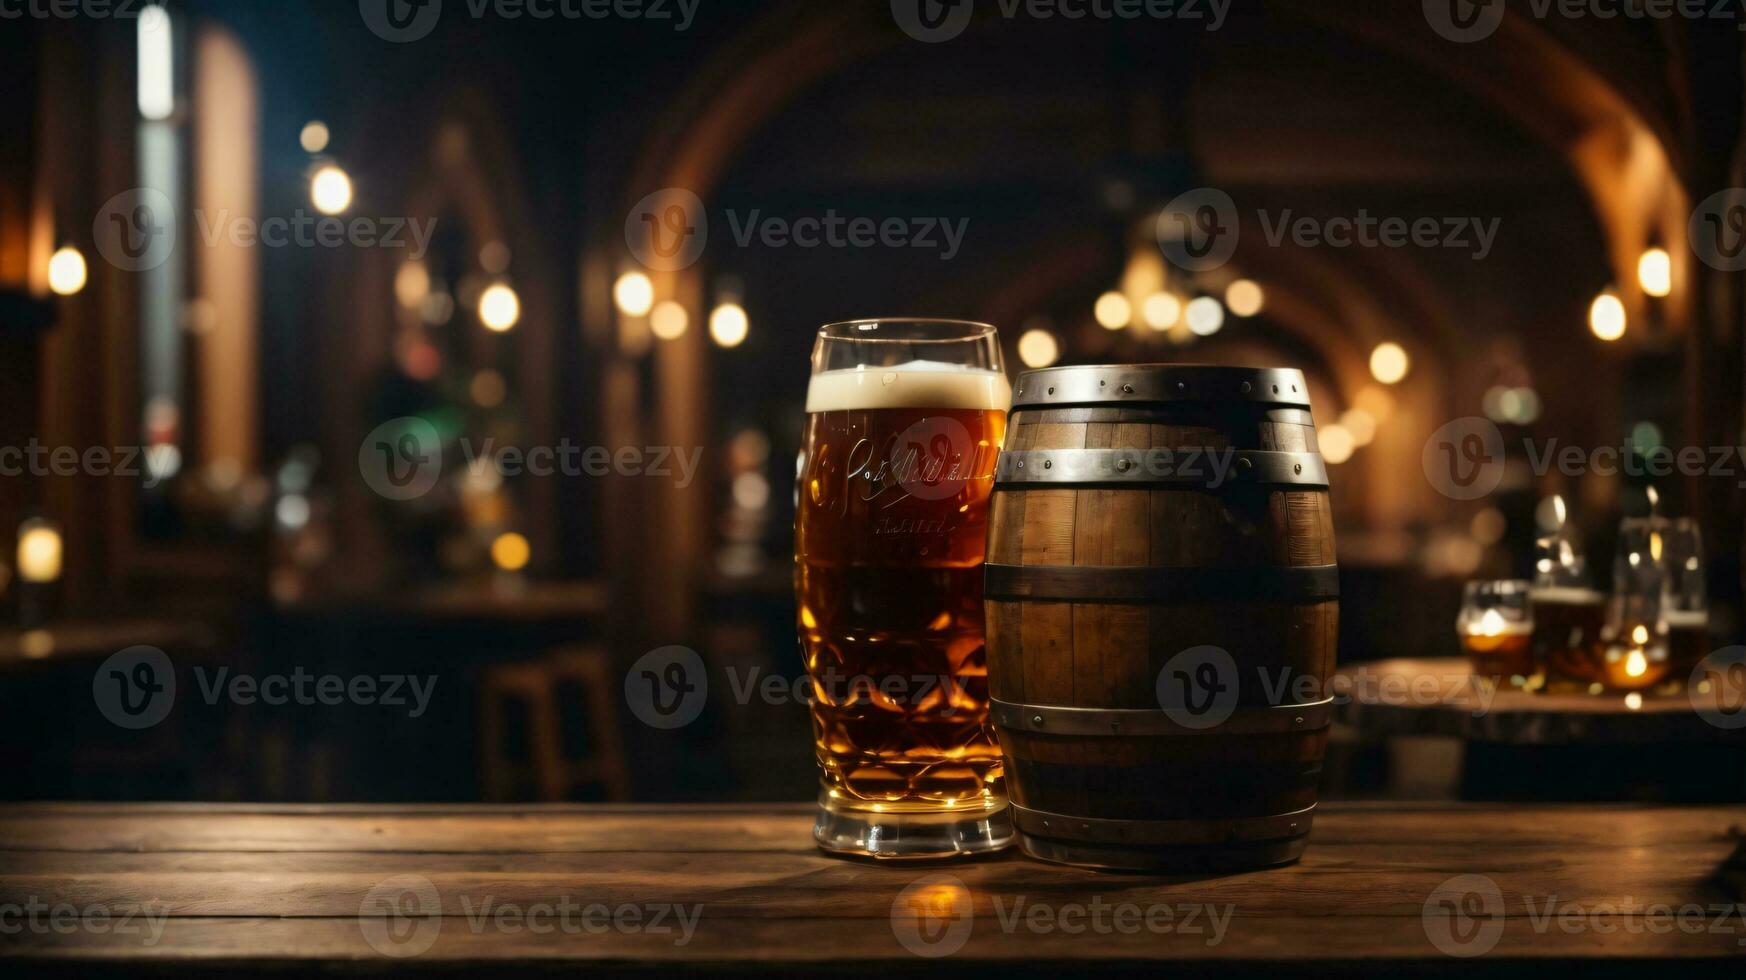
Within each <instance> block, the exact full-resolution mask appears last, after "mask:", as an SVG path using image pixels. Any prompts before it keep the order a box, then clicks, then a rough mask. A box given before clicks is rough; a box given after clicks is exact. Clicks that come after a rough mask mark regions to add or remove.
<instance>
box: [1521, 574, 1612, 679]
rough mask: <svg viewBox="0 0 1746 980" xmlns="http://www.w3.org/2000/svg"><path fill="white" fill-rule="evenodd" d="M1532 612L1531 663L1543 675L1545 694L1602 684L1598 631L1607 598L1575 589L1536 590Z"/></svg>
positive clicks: (1531, 597)
mask: <svg viewBox="0 0 1746 980" xmlns="http://www.w3.org/2000/svg"><path fill="white" fill-rule="evenodd" d="M1528 602H1529V605H1530V606H1531V607H1532V608H1533V614H1534V634H1533V659H1534V663H1535V665H1536V666H1537V667H1538V668H1539V669H1541V670H1543V671H1545V673H1546V686H1547V689H1548V690H1587V689H1588V688H1589V686H1590V685H1593V684H1597V683H1600V681H1601V667H1600V658H1601V648H1600V640H1601V627H1602V626H1604V625H1605V624H1606V618H1607V600H1606V595H1605V594H1603V593H1601V592H1600V591H1598V590H1596V589H1587V588H1581V587H1578V586H1553V587H1547V588H1536V589H1534V590H1533V591H1532V592H1530V593H1528Z"/></svg>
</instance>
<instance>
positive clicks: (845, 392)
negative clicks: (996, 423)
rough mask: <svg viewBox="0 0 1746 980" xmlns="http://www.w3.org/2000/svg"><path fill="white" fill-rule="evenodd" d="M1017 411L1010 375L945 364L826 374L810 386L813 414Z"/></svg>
mask: <svg viewBox="0 0 1746 980" xmlns="http://www.w3.org/2000/svg"><path fill="white" fill-rule="evenodd" d="M1011 406H1012V386H1011V385H1010V384H1008V383H1007V380H1006V375H1004V374H1002V373H1000V372H999V371H989V370H985V369H982V368H971V367H965V366H963V365H960V364H947V363H945V362H943V361H910V362H908V363H907V364H899V365H897V366H895V367H859V368H849V369H845V370H841V371H821V372H819V373H818V374H815V375H813V376H812V382H811V383H810V384H808V385H807V386H806V410H807V411H808V412H840V411H845V410H849V409H871V408H961V409H969V410H972V411H998V412H1004V411H1006V410H1007V409H1008V408H1010V407H1011Z"/></svg>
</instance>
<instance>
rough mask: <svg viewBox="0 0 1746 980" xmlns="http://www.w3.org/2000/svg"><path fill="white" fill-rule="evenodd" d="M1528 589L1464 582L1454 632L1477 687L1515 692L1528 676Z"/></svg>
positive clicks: (1530, 617) (1507, 584)
mask: <svg viewBox="0 0 1746 980" xmlns="http://www.w3.org/2000/svg"><path fill="white" fill-rule="evenodd" d="M1528 589H1529V586H1528V583H1527V582H1525V581H1520V580H1510V579H1506V580H1503V581H1496V582H1469V583H1467V589H1466V592H1465V594H1464V595H1463V596H1462V602H1461V612H1460V614H1459V615H1458V616H1457V617H1456V619H1455V633H1456V635H1457V636H1459V637H1460V639H1461V649H1462V651H1463V652H1465V653H1466V654H1467V661H1468V663H1469V664H1471V665H1472V667H1473V676H1474V677H1475V678H1476V679H1478V680H1479V681H1481V682H1482V683H1490V684H1496V683H1503V684H1507V685H1509V686H1511V687H1517V688H1520V687H1524V686H1526V685H1527V683H1528V678H1530V677H1532V676H1533V675H1534V654H1533V650H1532V648H1531V645H1532V642H1533V632H1534V618H1533V614H1532V612H1531V611H1530V609H1529V607H1528Z"/></svg>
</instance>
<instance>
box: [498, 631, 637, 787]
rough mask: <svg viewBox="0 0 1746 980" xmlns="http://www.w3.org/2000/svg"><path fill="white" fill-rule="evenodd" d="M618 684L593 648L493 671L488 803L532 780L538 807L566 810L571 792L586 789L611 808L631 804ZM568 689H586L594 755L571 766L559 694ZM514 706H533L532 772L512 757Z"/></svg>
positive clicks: (530, 722)
mask: <svg viewBox="0 0 1746 980" xmlns="http://www.w3.org/2000/svg"><path fill="white" fill-rule="evenodd" d="M617 680H618V678H617V675H616V674H615V673H614V671H613V669H612V664H611V662H610V661H609V660H608V658H607V656H606V653H605V652H604V651H602V650H598V649H589V648H567V649H563V650H558V651H554V652H553V653H551V654H548V655H547V656H545V657H542V658H541V659H539V660H530V661H525V662H522V663H514V664H503V665H500V666H496V667H489V668H487V669H486V670H485V676H484V684H483V687H484V689H483V691H482V692H481V695H482V698H483V700H482V703H481V704H480V712H479V737H480V740H481V742H482V743H483V744H482V745H481V747H480V758H481V762H482V764H481V768H482V770H483V772H482V773H481V776H482V781H483V782H484V785H485V795H486V798H487V799H490V800H496V801H503V800H511V799H514V797H515V786H516V782H517V778H518V777H521V776H524V775H531V776H532V778H533V782H534V784H535V786H536V787H538V793H539V799H541V800H542V801H546V802H554V803H555V802H562V801H564V800H566V799H568V798H569V791H570V790H571V789H573V788H575V787H576V786H583V785H598V786H600V787H602V788H603V789H604V790H605V792H606V799H608V800H614V801H623V800H628V799H630V774H629V767H628V765H627V764H626V762H625V754H624V742H623V740H622V739H621V738H620V737H619V730H618V712H617V698H616V696H615V694H616V691H617V688H618V684H617ZM566 681H569V682H572V683H574V684H576V685H577V686H578V687H580V688H581V689H582V692H583V697H584V698H585V699H586V703H585V712H584V714H585V715H586V718H587V722H586V724H587V725H588V732H589V736H590V739H591V741H592V750H593V751H592V753H591V754H590V755H588V756H586V757H584V758H580V759H570V758H567V757H566V755H565V752H564V732H563V722H562V715H561V713H560V710H559V704H558V696H557V690H558V686H559V685H560V684H563V683H564V682H566ZM510 699H515V700H518V701H521V702H522V703H523V704H525V705H526V706H527V711H528V746H527V748H528V762H527V763H525V764H524V763H520V762H518V761H516V760H514V759H512V758H510V757H509V755H508V753H507V752H505V745H504V736H505V734H506V729H505V725H504V708H505V705H506V703H507V702H508V701H509V700H510ZM529 770H531V773H530V772H529Z"/></svg>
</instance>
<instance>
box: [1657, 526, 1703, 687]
mask: <svg viewBox="0 0 1746 980" xmlns="http://www.w3.org/2000/svg"><path fill="white" fill-rule="evenodd" d="M1661 533H1662V535H1663V537H1664V541H1663V543H1662V553H1661V563H1662V566H1663V567H1664V568H1665V570H1666V575H1667V578H1666V586H1667V595H1666V597H1665V600H1664V602H1663V606H1662V610H1661V616H1662V618H1663V619H1665V620H1666V621H1667V647H1668V660H1669V663H1668V673H1667V680H1668V689H1669V693H1675V692H1677V691H1679V690H1683V689H1684V688H1685V685H1686V683H1687V682H1688V681H1690V680H1691V675H1692V672H1693V671H1695V670H1697V666H1698V664H1700V663H1702V662H1703V659H1704V658H1705V657H1707V656H1709V653H1710V605H1709V597H1708V589H1707V588H1706V586H1705V584H1704V546H1703V534H1702V532H1700V531H1699V530H1698V523H1697V521H1694V520H1692V519H1691V518H1689V517H1679V518H1675V519H1673V520H1670V521H1667V522H1666V523H1665V524H1664V525H1663V526H1662V528H1661Z"/></svg>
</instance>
